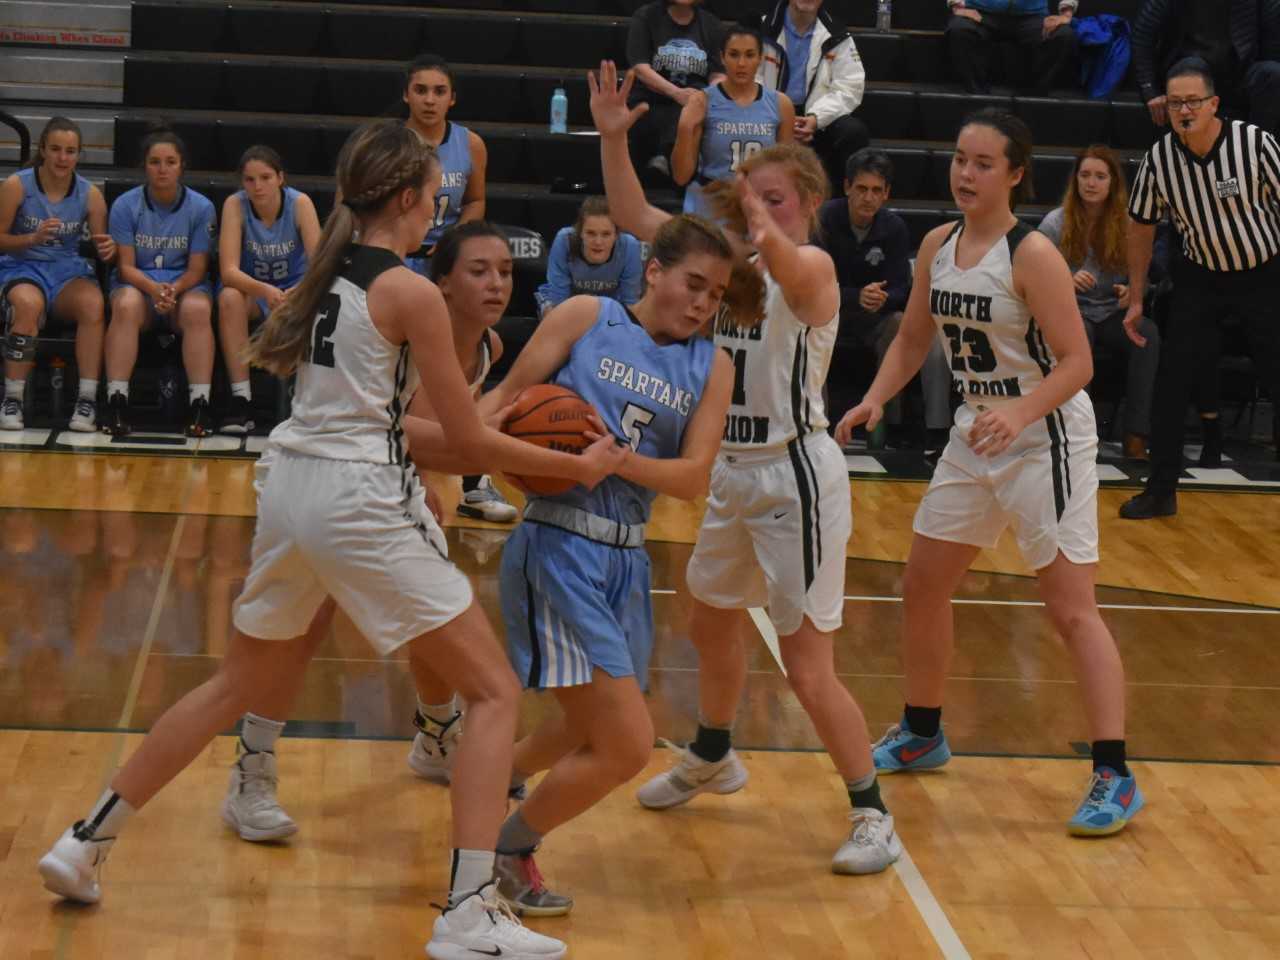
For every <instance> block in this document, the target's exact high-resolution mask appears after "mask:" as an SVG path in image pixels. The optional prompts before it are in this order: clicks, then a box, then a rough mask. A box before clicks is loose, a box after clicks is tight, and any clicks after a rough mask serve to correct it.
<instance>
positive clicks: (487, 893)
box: [427, 883, 568, 960]
mask: <svg viewBox="0 0 1280 960" xmlns="http://www.w3.org/2000/svg"><path fill="white" fill-rule="evenodd" d="M567 949H568V948H567V947H566V946H565V945H564V944H563V943H562V942H561V941H559V940H556V939H554V938H552V937H544V936H543V935H542V934H540V933H534V932H533V931H532V930H528V929H526V928H525V927H523V926H521V924H520V921H519V920H517V919H516V917H515V914H513V913H512V912H511V908H510V907H508V906H507V905H506V904H505V903H503V902H502V900H501V898H500V897H499V896H498V891H497V888H496V886H495V885H494V884H493V883H489V884H486V885H485V886H483V887H481V888H480V890H479V891H477V892H476V893H473V894H472V895H471V896H469V897H467V899H465V900H463V901H462V902H461V903H460V904H458V905H457V906H456V907H451V908H450V909H448V910H446V911H445V912H444V913H442V914H441V915H440V916H439V917H438V918H437V919H436V925H435V929H434V931H433V932H432V934H431V941H430V942H429V943H428V944H427V956H428V957H431V958H432V960H478V958H480V957H485V956H488V957H501V958H502V960H559V958H560V957H563V956H564V955H565V951H566V950H567Z"/></svg>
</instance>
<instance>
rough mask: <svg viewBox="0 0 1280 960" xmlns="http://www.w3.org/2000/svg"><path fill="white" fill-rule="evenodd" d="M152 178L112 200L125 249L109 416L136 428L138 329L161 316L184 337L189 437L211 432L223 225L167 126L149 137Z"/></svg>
mask: <svg viewBox="0 0 1280 960" xmlns="http://www.w3.org/2000/svg"><path fill="white" fill-rule="evenodd" d="M142 160H143V169H144V171H145V175H146V182H145V183H143V184H142V186H138V187H134V188H133V189H132V190H130V191H128V192H127V193H125V194H123V195H121V196H120V197H117V198H116V201H115V203H113V204H112V205H111V216H110V221H109V222H110V226H111V237H112V239H113V240H115V243H116V248H117V249H118V251H119V255H118V257H117V264H116V270H115V273H113V274H112V276H111V323H110V325H109V326H108V327H107V334H106V339H105V353H106V367H107V418H106V422H105V423H103V424H102V429H103V430H104V431H106V432H107V433H109V434H111V435H112V436H115V437H124V436H128V435H129V434H130V433H131V432H132V431H133V424H132V418H131V417H130V415H129V378H130V377H132V376H133V367H134V364H135V363H137V360H138V337H139V336H140V335H141V333H142V331H143V330H145V329H147V328H149V327H150V326H152V324H154V323H157V322H160V323H166V324H168V325H169V326H170V328H171V329H172V330H173V332H174V333H177V334H180V335H181V337H182V365H183V367H184V368H185V369H186V372H187V404H188V417H187V425H186V431H187V436H189V437H203V436H207V435H208V434H209V433H210V432H211V431H212V429H213V425H212V423H211V421H210V418H209V390H210V385H211V384H212V382H213V325H212V316H213V288H212V287H211V286H210V285H209V250H210V248H211V247H212V246H213V237H214V234H215V233H217V230H218V225H217V218H216V216H215V213H214V209H213V204H212V203H211V202H210V201H209V198H208V197H206V196H204V194H202V193H198V192H197V191H195V190H192V189H191V188H189V187H187V186H185V185H184V184H183V182H182V176H183V173H184V172H185V171H186V166H187V148H186V145H185V144H184V143H183V142H182V138H181V137H179V136H178V135H177V134H176V133H174V132H173V131H172V130H169V129H167V128H165V127H160V128H158V129H156V130H154V131H152V132H151V133H149V134H148V135H147V136H146V137H145V138H144V139H143V141H142Z"/></svg>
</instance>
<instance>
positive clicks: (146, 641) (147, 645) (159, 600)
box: [111, 514, 187, 770]
mask: <svg viewBox="0 0 1280 960" xmlns="http://www.w3.org/2000/svg"><path fill="white" fill-rule="evenodd" d="M186 521H187V518H186V515H185V514H183V515H180V516H179V517H178V521H177V523H175V524H174V525H173V536H172V537H171V538H170V539H169V552H168V553H167V554H166V555H165V558H164V567H163V568H162V570H161V573H160V583H159V584H158V585H157V586H156V597H155V600H153V601H152V603H151V614H150V616H148V617H147V626H146V629H144V630H143V632H142V645H141V646H140V647H139V648H138V659H137V662H136V663H134V665H133V676H132V678H130V680H129V692H128V693H127V694H125V698H124V706H123V707H122V708H121V710H120V719H119V720H117V721H116V726H117V727H119V728H120V729H121V730H127V729H128V728H129V725H130V724H132V723H133V711H134V708H135V707H136V706H137V705H138V693H139V691H140V690H141V689H142V675H143V674H144V673H146V672H147V659H148V658H149V657H150V655H151V648H152V646H154V645H155V641H156V629H157V628H158V627H159V626H160V614H161V612H162V611H163V610H164V605H165V601H166V600H167V599H168V595H169V578H170V577H171V576H172V575H173V564H174V561H175V560H176V559H177V557H178V544H179V543H180V542H181V540H182V528H183V526H184V525H185V524H186ZM123 746H124V738H123V737H121V738H119V743H117V745H116V749H115V754H114V762H112V763H111V769H113V770H114V768H115V765H116V763H117V762H119V760H120V749H121V747H123Z"/></svg>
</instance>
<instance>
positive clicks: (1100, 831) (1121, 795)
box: [1067, 767, 1146, 837]
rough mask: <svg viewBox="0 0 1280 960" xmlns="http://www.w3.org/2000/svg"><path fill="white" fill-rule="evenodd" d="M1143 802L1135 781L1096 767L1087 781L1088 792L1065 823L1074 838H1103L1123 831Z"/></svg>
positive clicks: (1132, 778) (1110, 770)
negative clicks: (1077, 808)
mask: <svg viewBox="0 0 1280 960" xmlns="http://www.w3.org/2000/svg"><path fill="white" fill-rule="evenodd" d="M1145 802H1146V801H1145V800H1144V799H1143V797H1142V791H1141V790H1139V789H1138V781H1137V779H1136V778H1134V777H1132V776H1129V777H1122V776H1120V774H1118V773H1117V772H1116V771H1114V770H1112V769H1111V768H1110V767H1099V768H1098V769H1097V770H1095V771H1094V773H1093V779H1091V780H1090V781H1089V792H1088V793H1087V794H1086V795H1085V798H1084V800H1083V801H1081V803H1080V809H1079V810H1077V811H1076V815H1075V816H1074V817H1072V818H1071V820H1070V821H1069V822H1068V823H1067V832H1068V833H1070V834H1073V835H1075V836H1077V837H1105V836H1107V835H1108V834H1112V833H1119V832H1120V831H1121V830H1123V829H1124V827H1125V824H1127V823H1128V822H1129V821H1130V820H1131V819H1132V818H1133V815H1134V814H1135V813H1137V812H1138V811H1139V810H1141V809H1142V805H1143V804H1144V803H1145Z"/></svg>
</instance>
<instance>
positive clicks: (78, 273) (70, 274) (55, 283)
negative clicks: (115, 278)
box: [0, 257, 98, 322]
mask: <svg viewBox="0 0 1280 960" xmlns="http://www.w3.org/2000/svg"><path fill="white" fill-rule="evenodd" d="M82 279H83V280H91V281H92V282H93V283H94V284H95V285H96V284H97V282H98V278H97V276H96V274H94V272H93V267H92V266H90V264H89V261H88V260H86V259H85V258H84V257H70V258H65V259H61V260H20V259H18V258H17V257H0V290H7V289H8V288H9V287H11V286H15V285H16V284H19V283H29V284H31V285H32V286H34V287H36V288H38V289H39V291H40V293H41V294H43V295H44V308H45V310H44V312H45V316H46V317H47V316H48V314H49V312H50V311H51V310H52V309H53V304H54V301H55V300H57V299H58V294H60V293H61V292H62V290H63V288H64V287H65V286H66V285H67V284H68V283H71V281H73V280H82ZM41 322H43V319H42V321H41Z"/></svg>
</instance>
